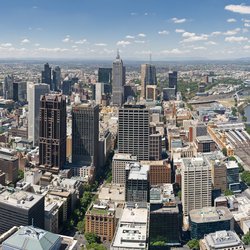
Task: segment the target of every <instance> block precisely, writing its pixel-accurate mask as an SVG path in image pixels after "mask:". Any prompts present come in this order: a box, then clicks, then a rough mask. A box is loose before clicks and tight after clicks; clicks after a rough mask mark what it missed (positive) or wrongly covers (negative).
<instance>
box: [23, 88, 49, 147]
mask: <svg viewBox="0 0 250 250" xmlns="http://www.w3.org/2000/svg"><path fill="white" fill-rule="evenodd" d="M27 84H28V88H27V97H28V98H27V99H28V110H29V113H28V125H29V126H28V139H29V140H31V141H33V145H34V146H36V145H38V143H39V111H40V97H41V95H45V94H47V93H49V85H48V84H46V83H35V84H34V83H27Z"/></svg>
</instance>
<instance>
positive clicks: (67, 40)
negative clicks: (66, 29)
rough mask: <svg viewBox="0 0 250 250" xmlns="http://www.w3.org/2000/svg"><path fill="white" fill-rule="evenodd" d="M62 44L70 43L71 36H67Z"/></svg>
mask: <svg viewBox="0 0 250 250" xmlns="http://www.w3.org/2000/svg"><path fill="white" fill-rule="evenodd" d="M62 42H63V43H68V42H70V36H69V35H67V36H66V37H65V38H64V39H62Z"/></svg>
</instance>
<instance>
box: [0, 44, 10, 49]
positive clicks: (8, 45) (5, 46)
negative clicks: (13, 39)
mask: <svg viewBox="0 0 250 250" xmlns="http://www.w3.org/2000/svg"><path fill="white" fill-rule="evenodd" d="M0 46H1V47H4V48H7V47H12V44H11V43H1V44H0Z"/></svg>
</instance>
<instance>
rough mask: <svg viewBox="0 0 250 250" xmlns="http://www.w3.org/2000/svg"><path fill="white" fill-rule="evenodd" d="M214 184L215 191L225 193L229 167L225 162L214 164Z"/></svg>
mask: <svg viewBox="0 0 250 250" xmlns="http://www.w3.org/2000/svg"><path fill="white" fill-rule="evenodd" d="M211 173H212V184H213V189H215V190H218V189H219V190H221V192H225V191H226V189H227V167H226V165H225V163H224V162H223V161H219V160H215V161H214V162H212V172H211Z"/></svg>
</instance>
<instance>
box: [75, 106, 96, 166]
mask: <svg viewBox="0 0 250 250" xmlns="http://www.w3.org/2000/svg"><path fill="white" fill-rule="evenodd" d="M98 140H99V106H98V105H95V104H93V103H90V102H89V103H82V104H78V105H76V106H74V107H73V109H72V162H73V163H74V164H77V165H78V164H80V165H81V166H84V165H91V164H93V166H95V167H98V166H97V157H98Z"/></svg>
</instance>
